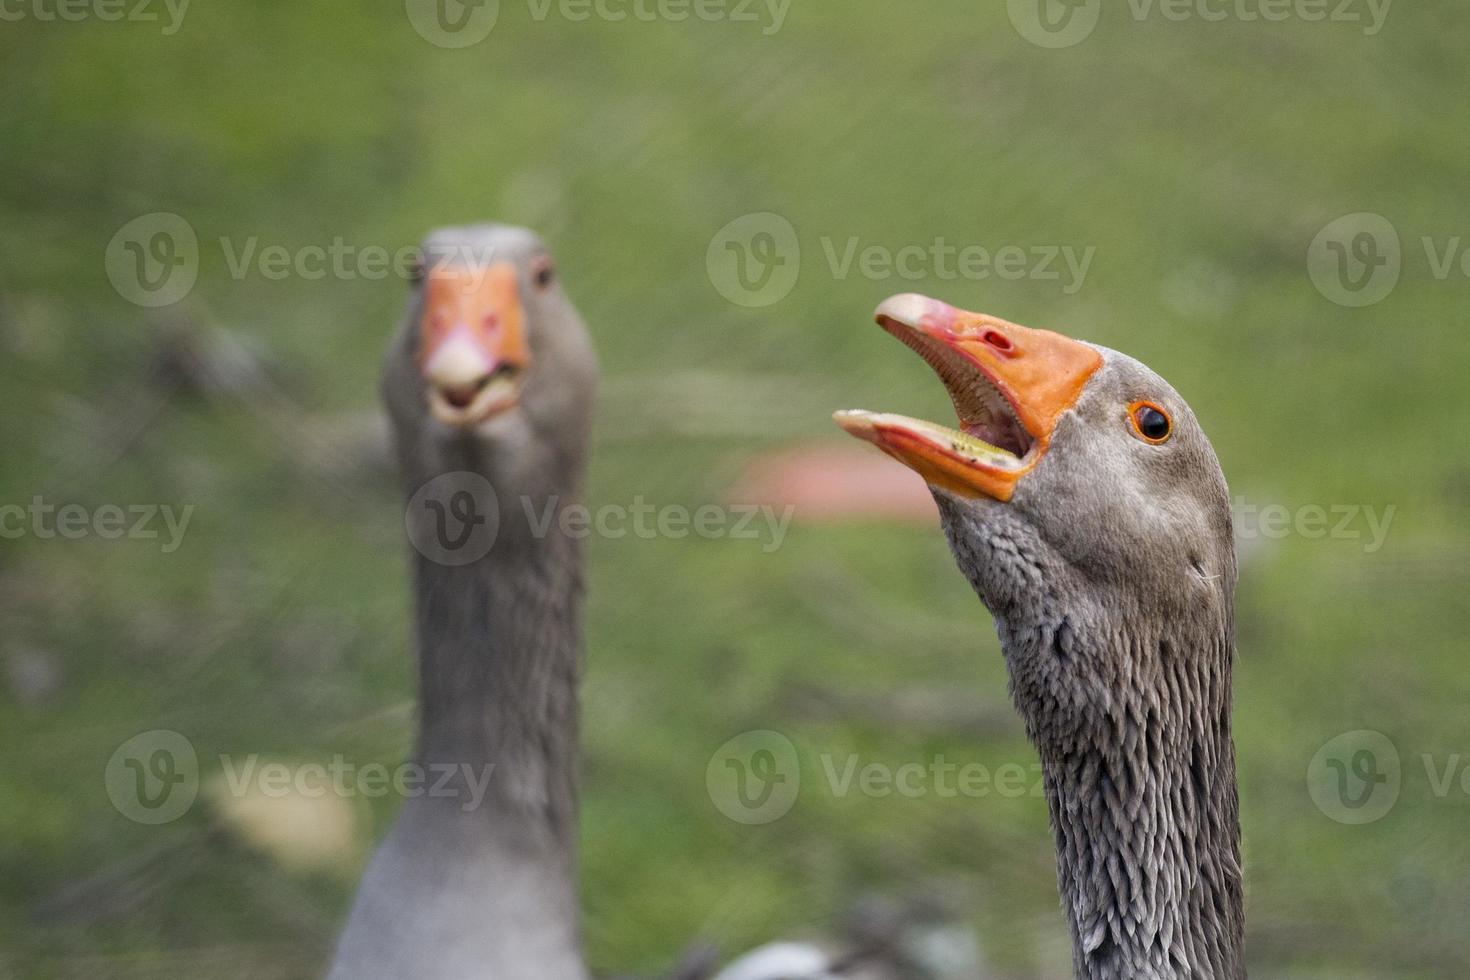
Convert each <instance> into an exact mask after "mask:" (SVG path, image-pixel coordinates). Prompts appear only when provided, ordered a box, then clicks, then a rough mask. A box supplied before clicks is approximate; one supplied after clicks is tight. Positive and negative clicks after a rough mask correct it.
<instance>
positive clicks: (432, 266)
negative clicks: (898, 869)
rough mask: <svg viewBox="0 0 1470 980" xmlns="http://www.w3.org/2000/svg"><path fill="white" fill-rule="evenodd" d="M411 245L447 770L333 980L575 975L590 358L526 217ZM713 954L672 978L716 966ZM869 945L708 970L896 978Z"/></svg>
mask: <svg viewBox="0 0 1470 980" xmlns="http://www.w3.org/2000/svg"><path fill="white" fill-rule="evenodd" d="M422 256H423V258H422V264H421V268H420V270H419V274H418V275H417V276H416V283H415V288H414V291H413V295H412V297H411V299H410V301H409V306H408V310H407V313H406V315H405V317H404V320H403V323H402V325H401V326H400V328H399V330H398V332H397V335H396V336H395V338H394V340H393V341H392V344H391V345H390V348H389V351H388V355H387V361H386V365H385V368H384V373H383V385H382V390H383V399H384V401H385V403H386V405H387V409H388V415H389V418H390V421H391V424H392V429H393V441H394V448H395V451H396V455H397V460H398V468H399V473H400V476H401V479H402V492H403V495H404V497H405V499H406V500H408V501H409V505H408V511H407V517H406V521H407V523H408V531H409V537H410V540H411V541H412V542H413V543H414V545H415V548H414V550H413V553H412V562H413V588H414V609H415V623H416V627H415V638H416V642H417V647H418V652H419V666H420V677H419V685H420V698H419V729H418V735H417V744H416V747H415V752H414V759H415V761H416V762H417V763H418V764H419V765H420V766H421V767H423V769H424V770H425V771H427V772H429V773H440V772H448V771H453V772H454V773H456V778H455V780H454V781H453V782H452V783H451V784H450V785H449V786H447V787H441V789H442V790H444V791H442V792H435V791H432V790H431V791H426V792H421V793H417V794H413V795H410V796H409V797H408V798H407V799H406V800H405V801H404V803H403V807H402V809H401V811H400V813H399V815H398V818H397V821H396V822H395V824H394V826H393V828H392V830H391V831H390V832H389V834H388V836H387V838H386V839H385V840H384V841H383V843H382V845H381V846H380V847H379V848H378V850H377V852H376V853H375V854H374V855H373V857H372V859H371V861H370V862H369V864H368V868H367V871H366V872H365V874H364V876H363V879H362V881H361V883H360V885H359V887H358V892H357V895H356V898H355V900H354V903H353V907H352V911H351V913H350V915H349V917H348V922H347V926H346V928H345V930H344V932H343V934H342V936H341V939H340V940H339V943H338V947H337V951H336V955H335V958H334V961H333V963H332V966H331V972H330V980H375V978H383V980H387V978H394V980H400V978H407V977H414V978H426V980H468V978H490V980H585V978H586V977H587V976H588V972H587V968H586V966H585V961H584V958H583V955H582V950H581V945H580V939H579V928H578V926H579V904H578V889H577V878H576V874H577V868H576V838H577V783H576V768H577V742H578V729H579V719H580V712H579V704H578V695H577V688H578V683H579V679H580V675H581V661H582V594H583V562H582V549H581V547H580V541H579V540H577V539H576V538H575V536H569V535H567V534H565V533H563V532H562V531H561V529H560V528H561V524H560V522H559V521H558V520H556V519H555V514H556V513H557V511H558V509H559V508H564V507H566V506H569V505H572V504H575V503H577V502H579V501H580V499H581V494H582V484H583V472H584V469H585V461H586V454H587V442H588V436H589V430H590V423H591V418H592V411H593V402H594V397H595V389H596V383H597V367H596V360H595V357H594V354H593V351H592V346H591V342H590V339H589V337H588V334H587V330H586V328H585V327H584V325H583V323H582V320H581V317H580V316H579V315H578V313H577V311H576V310H575V309H574V308H573V306H572V304H571V302H570V301H569V300H568V299H567V297H566V295H565V294H564V293H563V292H562V290H561V287H560V284H559V283H558V281H557V276H556V272H555V269H554V266H553V264H552V260H551V257H550V255H549V254H548V252H547V250H546V248H545V246H544V245H543V244H542V243H541V242H540V241H539V240H538V239H537V237H536V236H535V235H533V234H532V233H531V232H529V231H526V230H524V229H519V228H512V227H507V226H501V225H478V226H472V227H464V228H449V229H443V230H440V231H437V232H435V233H433V234H432V235H430V236H429V238H428V239H427V240H426V241H425V242H424V244H423V248H422ZM480 780H483V781H484V782H483V785H480V786H477V785H475V784H474V783H475V781H480ZM434 782H435V780H429V781H428V782H427V784H426V789H427V787H428V786H431V785H433V783H434ZM482 792H483V798H481V797H480V794H481V793H482ZM714 959H715V957H714V956H713V955H711V954H709V953H708V951H705V952H703V953H701V954H699V955H697V956H695V957H693V958H692V961H691V962H689V963H688V965H687V966H686V967H685V968H684V969H683V972H681V974H679V975H680V976H681V977H684V978H685V980H692V978H694V977H703V976H708V975H709V974H710V973H712V972H714V967H713V961H714ZM879 959H881V956H880V954H879V952H872V953H864V954H862V955H858V956H854V955H851V954H847V955H843V954H841V953H838V954H832V953H829V952H826V951H824V950H822V949H819V948H818V947H816V946H808V945H802V944H793V943H785V944H775V945H773V946H770V947H765V948H762V949H760V950H757V951H755V952H754V953H752V954H749V955H748V956H747V957H745V958H742V959H740V960H737V961H736V962H735V963H733V964H731V966H730V968H729V970H730V971H731V972H728V973H725V974H723V975H722V978H721V980H827V978H828V977H830V976H833V975H834V974H831V973H829V972H827V971H828V969H829V968H834V967H833V965H834V964H845V965H843V966H842V976H844V977H848V978H850V980H879V978H889V977H893V976H895V974H893V973H891V972H889V973H876V972H864V971H860V970H859V969H857V965H858V963H859V961H862V962H864V963H876V962H877V961H878V960H879ZM875 968H876V967H875ZM898 975H900V976H901V975H903V974H898Z"/></svg>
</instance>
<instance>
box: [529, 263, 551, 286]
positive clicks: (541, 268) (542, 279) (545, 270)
mask: <svg viewBox="0 0 1470 980" xmlns="http://www.w3.org/2000/svg"><path fill="white" fill-rule="evenodd" d="M531 278H532V280H533V281H534V282H535V283H536V288H537V289H540V290H546V289H550V288H551V284H552V283H553V282H555V281H556V267H555V266H554V265H552V264H551V259H549V258H546V257H545V256H543V257H541V258H539V259H537V260H536V265H535V266H534V267H533V268H532V270H531Z"/></svg>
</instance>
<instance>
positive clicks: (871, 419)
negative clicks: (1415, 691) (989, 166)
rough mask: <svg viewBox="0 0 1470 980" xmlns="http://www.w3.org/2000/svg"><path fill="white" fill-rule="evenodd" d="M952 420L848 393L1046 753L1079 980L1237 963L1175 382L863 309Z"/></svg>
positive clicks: (1196, 512) (1229, 758)
mask: <svg viewBox="0 0 1470 980" xmlns="http://www.w3.org/2000/svg"><path fill="white" fill-rule="evenodd" d="M877 320H878V323H879V324H881V325H882V326H883V327H884V329H886V330H887V331H888V332H889V333H891V334H893V335H894V336H895V337H897V338H898V339H899V340H901V341H902V342H903V343H904V344H906V345H908V346H909V347H911V348H912V349H913V350H914V351H916V352H917V353H918V354H919V356H921V357H922V358H924V360H925V361H927V362H928V363H929V365H930V366H931V367H932V368H933V369H934V370H935V372H936V373H937V374H938V375H939V377H940V380H941V381H942V382H943V383H944V386H945V388H946V389H947V390H948V392H949V395H950V398H951V400H952V401H953V403H954V408H955V411H956V413H957V414H958V416H959V421H958V424H957V426H956V427H953V428H951V427H949V426H943V425H938V424H935V423H932V422H925V421H921V420H918V419H912V418H907V417H904V416H901V415H892V414H882V413H873V412H862V411H850V412H839V413H837V415H836V416H835V418H836V420H837V422H838V423H839V424H840V425H841V426H842V427H843V428H844V429H846V430H847V431H848V432H849V433H851V434H853V435H855V436H857V437H858V438H860V439H864V440H866V441H868V442H871V443H873V444H874V445H876V446H878V447H879V448H880V449H882V450H883V451H884V452H886V453H887V454H889V455H890V456H892V457H894V458H895V459H897V460H898V461H899V462H901V463H903V464H904V465H906V466H908V467H910V468H911V469H913V470H914V471H915V472H917V473H918V474H919V475H920V476H922V477H923V478H924V480H925V481H926V482H927V483H928V484H929V486H930V489H931V490H932V491H933V494H934V497H935V500H936V501H937V502H938V505H939V511H940V522H941V526H942V527H943V530H944V534H945V536H946V538H947V539H948V540H949V544H950V547H951V549H952V550H953V552H954V556H955V559H956V561H957V563H958V565H959V567H960V570H961V571H962V572H964V574H965V576H966V578H967V579H969V581H970V584H971V585H972V586H973V587H974V589H975V591H976V593H978V595H979V596H980V599H981V601H983V602H984V603H985V605H986V607H987V608H989V610H990V612H991V614H992V616H993V617H994V619H995V624H996V630H997V632H998V634H999V637H1000V643H1001V649H1002V651H1003V652H1004V654H1005V659H1006V665H1007V668H1008V672H1009V675H1010V686H1011V693H1012V697H1013V699H1014V701H1015V704H1016V707H1017V708H1018V709H1019V711H1020V713H1021V716H1022V718H1023V720H1024V722H1025V727H1026V732H1027V735H1028V736H1029V738H1030V739H1031V741H1032V743H1033V744H1035V746H1036V748H1037V750H1038V751H1039V753H1040V755H1041V760H1042V763H1043V772H1044V777H1043V778H1044V785H1045V791H1046V799H1047V803H1048V806H1049V809H1050V813H1051V826H1052V833H1053V837H1054V839H1055V843H1056V851H1057V880H1058V885H1059V889H1060V892H1061V898H1062V905H1063V907H1064V909H1065V911H1066V913H1067V918H1068V921H1069V924H1070V927H1071V936H1072V944H1073V963H1074V970H1075V972H1076V975H1077V976H1078V977H1079V978H1088V980H1164V978H1184V977H1188V978H1198V980H1226V978H1239V977H1243V976H1244V975H1245V968H1244V962H1243V953H1242V943H1243V933H1244V913H1243V908H1242V885H1241V878H1242V872H1241V862H1240V843H1239V841H1240V828H1239V818H1238V804H1237V797H1236V783H1235V752H1234V747H1233V744H1232V741H1231V734H1230V712H1231V690H1230V681H1231V668H1232V661H1233V658H1234V587H1235V577H1236V563H1235V551H1234V545H1233V541H1232V534H1231V515H1230V506H1229V496H1228V493H1227V490H1226V485H1225V477H1224V474H1223V473H1222V472H1221V469H1220V464H1219V462H1218V461H1217V460H1216V458H1215V453H1214V450H1213V449H1212V448H1211V446H1210V442H1209V440H1208V439H1207V438H1206V437H1205V434H1204V432H1203V431H1202V430H1201V428H1200V425H1199V422H1198V421H1197V420H1196V419H1195V417H1194V413H1193V412H1192V411H1190V408H1189V406H1188V405H1187V404H1185V402H1184V399H1183V398H1181V397H1180V396H1179V394H1178V393H1177V392H1176V391H1175V390H1174V389H1173V388H1171V387H1170V386H1169V384H1168V383H1167V382H1165V381H1164V380H1163V379H1162V378H1160V377H1159V376H1158V375H1157V374H1155V373H1154V372H1153V371H1151V370H1149V369H1148V368H1147V367H1145V366H1144V365H1142V364H1140V363H1139V362H1138V361H1136V360H1134V359H1133V358H1131V357H1128V356H1127V355H1125V354H1120V353H1118V352H1117V351H1113V350H1108V349H1106V348H1103V347H1098V346H1095V345H1092V344H1087V343H1082V342H1079V341H1075V340H1071V339H1068V338H1066V337H1062V336H1060V335H1058V334H1055V333H1050V332H1048V331H1043V330H1030V329H1027V328H1025V327H1020V326H1017V325H1015V324H1012V323H1007V322H1005V321H1003V320H998V319H995V318H994V317H989V316H983V315H980V314H975V313H967V312H964V311H961V310H957V309H955V308H953V307H951V306H948V305H947V304H945V303H942V302H939V301H937V300H932V299H928V298H926V297H923V296H917V295H913V294H908V295H902V296H896V297H893V298H892V299H889V300H887V301H886V302H884V303H883V304H882V305H881V306H880V307H879V308H878V311H877Z"/></svg>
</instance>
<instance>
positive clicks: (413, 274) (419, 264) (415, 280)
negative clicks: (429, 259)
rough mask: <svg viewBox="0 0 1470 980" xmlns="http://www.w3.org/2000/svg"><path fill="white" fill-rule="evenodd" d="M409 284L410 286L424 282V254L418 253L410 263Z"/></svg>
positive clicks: (420, 284)
mask: <svg viewBox="0 0 1470 980" xmlns="http://www.w3.org/2000/svg"><path fill="white" fill-rule="evenodd" d="M408 284H409V285H410V286H422V285H423V284H424V256H423V253H422V252H420V253H417V254H416V255H414V257H413V259H412V260H411V261H410V262H409V263H408Z"/></svg>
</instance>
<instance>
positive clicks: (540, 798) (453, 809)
mask: <svg viewBox="0 0 1470 980" xmlns="http://www.w3.org/2000/svg"><path fill="white" fill-rule="evenodd" d="M421 273H422V274H421V276H420V277H419V282H418V283H417V285H416V288H415V290H414V293H413V296H412V298H411V300H410V302H409V307H408V312H407V314H406V316H405V317H404V321H403V324H402V326H401V327H400V328H399V331H398V334H397V336H396V338H395V339H394V341H393V342H392V345H391V347H390V349H389V351H388V356H387V363H386V366H385V370H384V374H383V398H384V401H385V403H386V405H387V408H388V414H389V417H390V420H391V423H392V427H393V436H394V446H395V450H396V453H397V459H398V465H399V472H400V474H401V477H402V481H403V493H404V496H405V498H406V499H407V500H409V501H410V506H409V509H408V514H407V521H408V524H409V535H410V538H411V540H413V541H414V542H415V544H416V549H415V551H414V553H413V554H412V560H413V587H414V599H415V617H416V629H415V636H416V640H417V646H418V653H419V662H420V702H419V730H418V738H417V746H416V749H415V760H416V761H417V762H418V763H419V764H420V765H421V766H424V767H426V769H428V770H429V771H438V772H443V771H449V767H453V769H454V771H456V772H457V773H459V777H458V780H457V782H456V783H455V784H454V787H453V789H454V792H453V795H449V794H447V793H439V794H436V793H434V792H425V793H420V794H417V795H412V796H410V797H409V798H408V799H407V800H405V801H404V804H403V808H402V810H401V812H400V813H399V815H398V819H397V822H396V823H395V824H394V826H393V828H392V830H391V832H390V833H389V834H388V836H387V839H386V840H384V842H383V843H382V845H381V846H380V847H379V848H378V851H377V853H376V854H375V855H374V856H373V858H372V860H371V862H370V863H369V865H368V868H367V871H366V873H365V875H364V877H363V879H362V882H361V884H360V886H359V888H358V892H357V897H356V899H355V902H354V905H353V908H352V912H351V915H350V916H349V919H348V923H347V927H346V930H345V931H344V933H343V935H342V937H341V940H340V942H339V945H338V949H337V953H336V959H335V961H334V963H333V965H332V969H331V974H330V976H331V977H332V978H333V980H367V978H376V977H382V978H388V977H392V978H404V977H423V978H442V980H451V978H452V980H460V978H470V977H476V978H479V977H499V978H507V980H515V978H540V980H584V978H585V977H586V976H587V972H586V968H585V966H584V965H583V959H582V954H581V949H580V942H579V937H578V901H577V885H576V856H575V845H576V837H577V805H576V795H577V794H576V757H577V737H578V724H579V714H578V702H577V684H578V679H579V676H580V673H581V656H582V589H583V584H582V556H581V548H580V543H579V542H578V541H576V540H574V539H573V538H572V537H569V536H567V535H565V534H563V533H561V532H560V531H559V530H558V527H559V525H558V523H557V522H556V521H555V520H552V521H551V523H550V525H548V526H547V527H546V528H539V525H537V526H533V523H532V521H531V519H530V516H529V515H532V514H534V515H544V514H546V513H548V508H550V511H549V512H550V513H553V514H554V513H555V512H556V509H557V508H560V507H565V506H567V505H569V504H572V503H575V502H577V500H578V499H579V498H580V495H581V490H582V476H583V469H584V462H585V458H586V447H587V439H588V432H589V428H590V423H591V417H592V407H593V399H594V390H595V387H596V380H597V368H596V361H595V357H594V354H593V351H592V345H591V342H590V339H589V337H588V335H587V331H586V329H585V328H584V326H583V324H582V321H581V318H580V317H579V316H578V314H577V311H576V310H575V309H574V308H573V307H572V304H571V303H570V301H569V300H568V299H567V297H566V296H565V294H564V293H563V292H562V290H561V287H560V285H559V284H558V282H557V279H556V273H555V269H554V268H553V265H552V262H551V258H550V256H549V254H548V253H547V251H546V249H545V247H544V246H543V245H542V244H541V242H540V241H539V240H538V239H537V238H536V236H535V235H533V234H531V233H530V232H528V231H525V230H523V229H518V228H510V227H505V226H500V225H480V226H474V227H467V228H451V229H445V230H441V231H438V232H435V233H434V234H432V235H431V236H430V237H429V238H428V239H427V240H426V241H425V242H424V245H423V259H422V267H421ZM436 481H438V482H436ZM426 488H427V489H426ZM523 504H524V506H523ZM538 529H539V530H540V531H541V532H542V533H537V532H538ZM470 779H488V783H487V784H486V786H485V788H484V797H483V800H482V801H480V802H479V803H478V804H477V805H469V803H470V802H471V801H472V800H473V799H474V796H475V787H473V786H471V785H468V782H469V780H470Z"/></svg>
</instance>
